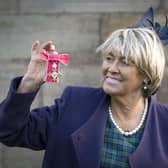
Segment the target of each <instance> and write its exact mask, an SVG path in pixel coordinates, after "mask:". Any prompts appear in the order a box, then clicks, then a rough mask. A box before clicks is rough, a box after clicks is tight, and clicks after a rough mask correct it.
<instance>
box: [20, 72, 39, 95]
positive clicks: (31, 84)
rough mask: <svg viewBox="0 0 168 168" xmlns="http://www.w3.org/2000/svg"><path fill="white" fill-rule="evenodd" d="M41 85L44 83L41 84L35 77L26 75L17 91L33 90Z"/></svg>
mask: <svg viewBox="0 0 168 168" xmlns="http://www.w3.org/2000/svg"><path fill="white" fill-rule="evenodd" d="M41 85H42V83H41V84H40V83H38V82H36V80H34V79H33V78H31V77H28V76H26V75H25V76H24V77H23V78H22V80H21V82H20V84H19V86H18V88H17V92H18V93H26V92H32V91H35V90H37V89H39V88H40V86H41Z"/></svg>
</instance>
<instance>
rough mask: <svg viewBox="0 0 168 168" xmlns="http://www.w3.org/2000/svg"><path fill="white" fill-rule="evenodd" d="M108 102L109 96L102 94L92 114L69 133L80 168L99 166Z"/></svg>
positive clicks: (95, 167)
mask: <svg viewBox="0 0 168 168" xmlns="http://www.w3.org/2000/svg"><path fill="white" fill-rule="evenodd" d="M108 104H109V96H107V95H106V94H104V95H103V97H102V99H101V101H100V103H99V106H98V107H97V109H96V110H95V112H94V113H93V114H92V116H91V117H90V118H89V119H88V120H87V121H86V122H85V123H84V124H83V125H82V126H81V127H80V128H79V129H77V130H76V131H75V132H73V133H72V134H71V137H72V141H73V144H74V148H75V151H76V154H77V157H78V161H79V167H80V168H86V167H94V168H98V167H99V162H100V160H101V149H102V145H103V141H104V130H105V125H106V119H107V114H108Z"/></svg>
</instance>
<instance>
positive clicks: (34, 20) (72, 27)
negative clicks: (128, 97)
mask: <svg viewBox="0 0 168 168" xmlns="http://www.w3.org/2000/svg"><path fill="white" fill-rule="evenodd" d="M70 2H71V3H70ZM149 6H152V7H153V8H154V9H155V12H156V19H157V20H159V21H161V22H164V17H163V16H162V13H164V14H167V9H168V3H167V0H160V1H159V0H142V1H139V0H111V1H109V0H105V1H103V3H102V1H101V0H91V1H90V0H87V1H84V0H80V1H77V0H71V1H69V0H62V1H59V0H51V1H46V0H38V1H33V0H29V1H27V0H1V1H0V39H1V40H0V51H1V52H0V53H1V54H0V100H3V98H4V96H5V95H6V94H7V91H8V87H9V84H10V80H11V79H12V78H13V77H15V76H20V75H23V74H24V72H25V71H26V66H27V64H28V61H29V58H30V48H31V45H32V43H33V41H35V40H36V39H39V40H40V42H41V43H43V42H44V41H46V40H52V41H53V42H54V43H55V44H56V47H57V49H58V51H59V52H68V53H69V54H70V64H69V65H68V67H65V66H62V67H61V68H62V73H63V74H64V75H63V77H62V78H61V79H60V82H59V83H58V84H45V85H44V86H43V87H42V88H41V90H40V92H39V94H38V95H37V97H36V100H35V102H34V104H33V106H32V107H37V106H41V105H50V104H52V103H53V100H54V98H56V97H59V96H60V95H61V93H62V91H63V89H64V88H65V87H66V86H67V85H85V86H93V87H97V86H99V85H100V74H101V72H100V66H101V57H100V56H99V54H96V53H95V50H96V47H97V46H99V44H101V42H102V41H104V40H105V38H106V37H107V36H108V35H109V34H110V32H112V31H113V30H115V29H117V28H121V27H125V26H127V25H130V24H132V23H135V22H136V21H137V19H138V18H139V17H140V16H141V15H142V13H143V12H144V11H146V9H147V8H148V7H149ZM167 82H168V70H167V69H166V72H165V78H164V81H163V85H162V87H161V88H160V90H159V92H158V95H157V98H158V99H159V100H161V101H162V102H168V98H167V95H168V90H167ZM42 157H43V151H42V152H37V151H36V152H35V151H31V150H28V149H21V148H15V147H13V148H8V147H6V146H4V145H2V144H1V145H0V168H10V167H13V168H23V167H24V168H30V167H31V168H37V167H40V166H41V161H42Z"/></svg>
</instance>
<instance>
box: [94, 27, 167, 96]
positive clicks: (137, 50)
mask: <svg viewBox="0 0 168 168" xmlns="http://www.w3.org/2000/svg"><path fill="white" fill-rule="evenodd" d="M113 49H117V50H119V51H120V52H121V55H122V56H125V58H126V61H128V63H129V61H131V63H133V64H134V65H135V66H136V67H137V69H138V70H139V71H140V72H141V73H143V74H144V76H145V78H146V79H147V80H148V81H149V82H148V91H147V95H146V96H150V95H152V94H154V93H155V92H156V91H157V90H158V88H159V87H160V85H161V81H162V79H163V75H164V69H165V53H164V48H163V45H162V43H161V41H160V39H159V37H158V36H157V34H156V33H155V32H154V31H153V30H150V29H147V28H125V29H119V30H116V31H114V32H113V33H112V34H111V35H110V36H109V37H108V38H107V40H106V41H105V42H104V43H103V44H102V45H100V46H99V47H98V48H97V50H96V51H100V52H102V54H105V53H110V52H111V51H112V50H113Z"/></svg>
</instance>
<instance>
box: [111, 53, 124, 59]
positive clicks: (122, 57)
mask: <svg viewBox="0 0 168 168" xmlns="http://www.w3.org/2000/svg"><path fill="white" fill-rule="evenodd" d="M108 54H109V55H110V56H112V57H114V54H113V52H109V53H108ZM125 58H126V57H125V56H121V57H120V59H125Z"/></svg>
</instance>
